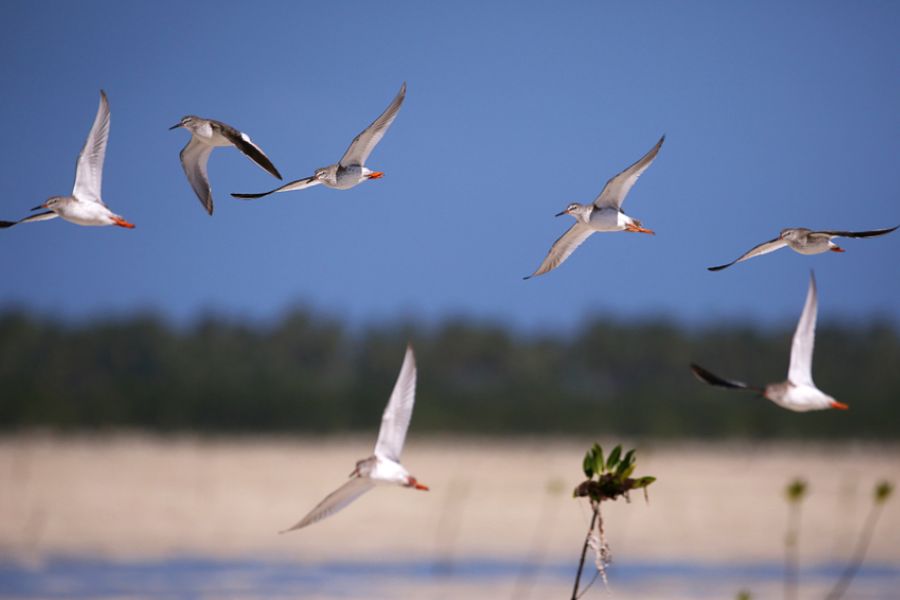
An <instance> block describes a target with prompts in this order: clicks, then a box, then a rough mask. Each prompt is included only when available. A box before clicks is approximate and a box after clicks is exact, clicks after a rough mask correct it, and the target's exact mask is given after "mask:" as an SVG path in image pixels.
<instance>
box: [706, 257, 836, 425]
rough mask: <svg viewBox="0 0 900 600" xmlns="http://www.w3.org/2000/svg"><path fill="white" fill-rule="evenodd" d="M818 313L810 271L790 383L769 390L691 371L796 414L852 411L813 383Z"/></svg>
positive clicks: (793, 356) (771, 384)
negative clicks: (747, 392) (828, 409)
mask: <svg viewBox="0 0 900 600" xmlns="http://www.w3.org/2000/svg"><path fill="white" fill-rule="evenodd" d="M817 310H818V299H817V294H816V278H815V276H814V275H813V274H812V272H810V275H809V291H808V292H807V294H806V304H805V305H804V306H803V313H801V315H800V321H799V322H798V323H797V330H796V331H795V332H794V341H793V343H792V344H791V364H790V367H789V368H788V378H787V381H782V382H780V383H770V384H769V385H767V386H765V387H756V386H752V385H747V384H746V383H742V382H740V381H731V380H728V379H724V378H722V377H719V376H718V375H714V374H712V373H710V372H709V371H707V370H706V369H704V368H703V367H701V366H700V365H697V364H691V371H693V373H694V375H695V376H696V377H697V378H698V379H699V380H700V381H703V382H704V383H708V384H709V385H714V386H718V387H724V388H728V389H735V390H750V391H752V392H757V393H758V394H761V395H762V396H763V397H764V398H768V399H769V400H771V401H772V402H774V403H775V404H777V405H778V406H781V407H783V408H786V409H788V410H793V411H795V412H806V411H809V410H823V409H827V408H837V409H841V410H846V409H847V408H848V407H847V405H846V404H843V403H841V402H838V401H837V400H835V399H834V398H832V397H831V396H829V395H828V394H825V393H824V392H822V391H821V390H819V388H817V387H816V384H814V383H813V379H812V356H813V345H814V343H815V335H816V312H817Z"/></svg>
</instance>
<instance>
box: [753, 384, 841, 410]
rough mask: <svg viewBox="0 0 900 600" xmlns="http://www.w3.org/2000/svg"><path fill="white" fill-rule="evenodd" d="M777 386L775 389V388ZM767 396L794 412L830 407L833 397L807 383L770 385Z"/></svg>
mask: <svg viewBox="0 0 900 600" xmlns="http://www.w3.org/2000/svg"><path fill="white" fill-rule="evenodd" d="M776 388H777V389H776ZM770 389H771V390H773V391H772V393H768V390H767V394H766V397H768V398H769V399H770V400H772V402H774V403H775V404H777V405H779V406H781V407H784V408H787V409H788V410H793V411H796V412H806V411H809V410H822V409H825V408H830V407H831V403H832V402H833V401H834V398H832V397H831V396H829V395H827V394H825V393H823V392H822V391H820V390H819V389H818V388H815V387H812V386H809V385H791V384H787V385H779V386H771V387H770Z"/></svg>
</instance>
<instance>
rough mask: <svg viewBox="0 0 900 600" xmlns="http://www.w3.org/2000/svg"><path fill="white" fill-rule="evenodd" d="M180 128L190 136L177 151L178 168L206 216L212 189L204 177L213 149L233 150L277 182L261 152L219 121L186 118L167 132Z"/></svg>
mask: <svg viewBox="0 0 900 600" xmlns="http://www.w3.org/2000/svg"><path fill="white" fill-rule="evenodd" d="M179 127H184V128H185V129H187V130H188V131H190V132H191V140H190V141H189V142H188V143H187V146H185V147H184V148H182V150H181V154H180V156H181V166H182V168H183V169H184V174H185V175H187V178H188V181H189V182H190V184H191V187H192V188H194V193H195V194H197V197H198V198H199V199H200V203H201V204H202V205H203V208H205V209H206V212H208V213H209V214H210V215H212V214H213V197H212V188H211V187H210V185H209V176H208V175H207V174H206V163H207V162H208V161H209V155H210V153H211V152H212V151H213V148H215V147H217V146H234V147H235V148H237V149H238V150H240V151H241V152H243V153H244V154H245V155H247V156H248V157H249V158H250V159H251V160H253V162H255V163H256V164H258V165H259V166H260V167H262V168H263V169H265V170H266V171H268V172H269V173H271V174H272V175H273V176H275V177H277V178H278V179H281V173H279V172H278V169H276V168H275V165H273V164H272V161H270V160H269V157H268V156H266V154H265V152H263V151H262V148H260V147H259V146H257V145H256V144H254V143H253V140H251V139H250V136H249V135H247V134H246V133H243V132H241V131H238V130H237V129H235V128H234V127H232V126H230V125H226V124H225V123H222V122H221V121H214V120H212V119H204V118H201V117H195V116H194V115H188V116H186V117H184V118H182V119H181V121H179V122H178V123H177V124H175V125H172V126H171V127H169V130H172V129H178V128H179Z"/></svg>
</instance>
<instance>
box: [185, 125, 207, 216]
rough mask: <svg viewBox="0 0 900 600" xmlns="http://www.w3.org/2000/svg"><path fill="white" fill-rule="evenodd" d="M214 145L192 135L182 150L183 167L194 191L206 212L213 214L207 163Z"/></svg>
mask: <svg viewBox="0 0 900 600" xmlns="http://www.w3.org/2000/svg"><path fill="white" fill-rule="evenodd" d="M212 151H213V147H212V146H210V145H209V144H204V143H203V142H200V141H198V140H197V138H195V137H193V136H191V141H189V142H188V143H187V146H185V147H184V148H183V149H182V150H181V167H182V168H183V169H184V174H185V175H187V178H188V181H189V182H190V183H191V187H192V188H194V193H195V194H197V197H198V198H199V199H200V203H201V204H202V205H203V208H205V209H206V212H208V213H209V214H213V198H212V188H211V187H210V186H209V177H207V175H206V163H207V162H209V155H210V153H211V152H212Z"/></svg>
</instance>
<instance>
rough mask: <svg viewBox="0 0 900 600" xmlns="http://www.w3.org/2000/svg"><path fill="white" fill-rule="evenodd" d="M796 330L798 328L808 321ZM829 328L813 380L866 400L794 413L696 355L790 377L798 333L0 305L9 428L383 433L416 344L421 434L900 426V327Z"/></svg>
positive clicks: (0, 399)
mask: <svg viewBox="0 0 900 600" xmlns="http://www.w3.org/2000/svg"><path fill="white" fill-rule="evenodd" d="M791 327H793V325H791ZM898 333H900V332H898V331H897V329H896V328H895V327H894V326H893V325H891V324H887V323H871V324H869V325H866V326H862V327H860V326H837V325H829V324H828V323H825V324H821V325H820V327H819V331H818V335H817V338H816V353H815V361H814V365H813V375H814V378H815V380H816V383H817V384H818V385H819V387H820V388H822V389H823V390H825V391H826V392H827V393H829V394H831V395H832V396H834V397H835V398H837V399H838V400H840V401H842V402H846V403H847V404H849V405H850V410H849V411H845V412H844V411H823V412H818V413H807V414H795V413H791V412H788V411H785V410H783V409H780V408H778V407H776V406H774V405H773V404H771V403H770V402H769V401H767V400H763V399H760V398H757V397H755V396H753V395H752V394H749V393H745V394H740V393H728V392H726V391H722V390H716V389H712V388H709V387H707V386H704V385H702V384H701V383H699V382H697V381H696V380H694V379H693V377H692V376H691V374H690V372H689V370H688V363H689V362H691V361H697V362H699V363H701V364H703V365H704V366H707V367H708V368H710V369H711V370H714V371H715V372H717V373H720V374H722V375H724V376H729V377H733V378H736V379H742V380H745V381H748V382H751V383H766V382H769V381H774V380H781V379H783V378H784V377H785V376H786V372H787V364H788V356H789V353H790V338H791V334H792V331H790V330H779V331H769V330H757V329H754V328H751V327H748V326H741V325H737V326H732V325H729V326H720V327H712V328H708V329H703V330H695V329H689V328H684V327H680V326H677V325H674V324H671V323H668V322H665V321H645V322H642V323H632V322H628V323H625V322H622V321H616V320H612V321H610V320H609V319H607V318H599V317H598V318H597V319H596V320H595V321H594V322H592V323H591V324H590V325H589V326H588V327H586V328H585V329H584V330H583V333H579V334H577V335H571V334H565V335H555V334H523V333H520V332H516V331H514V330H510V329H507V328H504V327H501V326H497V325H493V324H489V323H483V322H471V321H464V320H452V321H447V322H444V323H442V324H438V325H431V326H418V325H412V324H397V323H394V324H390V325H383V326H376V327H371V328H368V329H364V330H362V331H354V332H351V331H349V330H348V329H347V328H345V327H344V326H343V325H342V324H341V323H340V322H338V321H336V320H334V319H332V318H329V317H324V316H322V315H319V314H316V313H313V312H308V311H303V310H296V311H294V312H292V313H290V314H288V315H287V316H285V317H284V318H283V319H281V320H280V321H279V322H277V323H275V324H273V325H267V326H262V325H248V324H246V323H240V322H233V321H230V320H228V319H219V318H207V319H204V320H202V321H199V322H197V323H196V324H194V325H193V326H191V327H187V328H184V327H174V326H172V325H170V324H168V323H166V322H165V321H163V320H161V319H159V318H156V317H153V316H135V317H131V318H126V319H121V320H116V321H112V322H110V321H104V322H94V323H87V324H81V325H71V324H65V323H60V322H56V321H53V320H49V319H44V318H37V317H33V316H30V315H28V314H26V313H24V312H17V311H8V312H6V313H4V314H0V428H2V429H5V430H14V429H23V428H29V427H37V426H41V427H42V426H50V427H53V428H57V429H63V430H67V429H95V428H112V427H139V428H146V429H151V430H158V431H178V430H193V431H201V432H271V431H285V432H287V431H298V432H311V433H330V432H337V431H348V430H364V431H371V430H373V428H375V427H377V423H378V420H379V417H380V413H381V411H382V409H383V408H384V404H385V402H386V400H387V396H388V394H389V393H390V390H391V387H392V386H393V383H394V379H395V378H396V375H397V371H398V369H399V367H400V362H401V359H402V356H403V349H404V346H405V344H406V341H407V340H412V342H413V343H414V346H415V350H416V356H417V360H418V365H419V387H418V390H419V391H418V395H417V403H416V412H415V414H414V417H413V429H412V431H413V432H414V433H422V432H427V431H447V432H472V433H494V432H496V433H580V434H592V435H596V434H603V433H616V434H617V435H646V436H662V437H698V436H699V437H724V436H744V437H747V436H752V437H817V438H823V437H828V438H831V437H843V438H846V437H860V438H878V439H896V438H898V437H900V435H898V434H900V419H898V416H900V414H898V412H900V410H898V406H900V335H898Z"/></svg>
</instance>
